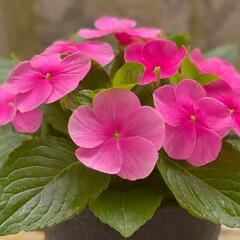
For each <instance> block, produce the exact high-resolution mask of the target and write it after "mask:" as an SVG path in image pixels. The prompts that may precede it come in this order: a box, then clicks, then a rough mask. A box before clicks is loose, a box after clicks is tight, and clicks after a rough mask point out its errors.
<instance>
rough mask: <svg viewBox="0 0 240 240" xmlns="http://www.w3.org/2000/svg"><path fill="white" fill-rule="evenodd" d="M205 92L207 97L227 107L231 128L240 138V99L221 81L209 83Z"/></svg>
mask: <svg viewBox="0 0 240 240" xmlns="http://www.w3.org/2000/svg"><path fill="white" fill-rule="evenodd" d="M205 90H206V92H207V95H208V96H209V97H213V98H216V99H217V100H219V101H221V102H222V103H224V104H225V106H227V108H228V109H229V112H230V114H231V119H232V128H233V130H234V131H235V133H236V134H238V135H239V136H240V97H238V96H236V94H235V93H234V92H233V90H232V89H231V87H230V86H229V85H228V84H227V83H226V82H224V81H222V80H218V81H214V82H211V83H209V84H208V85H206V86H205Z"/></svg>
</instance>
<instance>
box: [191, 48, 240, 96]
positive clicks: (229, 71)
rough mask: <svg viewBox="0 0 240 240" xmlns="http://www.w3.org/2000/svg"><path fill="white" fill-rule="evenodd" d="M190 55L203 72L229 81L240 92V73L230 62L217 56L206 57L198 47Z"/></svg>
mask: <svg viewBox="0 0 240 240" xmlns="http://www.w3.org/2000/svg"><path fill="white" fill-rule="evenodd" d="M189 57H190V59H191V61H192V63H193V64H195V65H196V66H197V68H198V69H199V71H200V72H201V73H210V74H214V75H217V76H218V77H219V78H220V79H221V80H224V81H225V82H226V83H228V84H229V85H230V86H231V87H232V89H233V90H234V91H235V92H236V93H237V94H238V95H239V94H240V74H239V73H238V72H237V70H236V69H235V68H234V66H233V65H232V64H231V63H230V62H228V61H227V60H224V59H221V58H216V57H215V58H209V59H205V58H204V57H203V55H202V53H201V51H200V49H198V48H196V49H193V50H192V51H191V53H190V54H189Z"/></svg>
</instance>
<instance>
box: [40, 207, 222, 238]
mask: <svg viewBox="0 0 240 240" xmlns="http://www.w3.org/2000/svg"><path fill="white" fill-rule="evenodd" d="M220 229H221V227H220V225H215V224H212V223H210V222H207V221H203V220H199V219H197V218H194V217H193V216H191V215H189V214H188V213H187V212H186V211H185V210H183V209H182V208H179V207H168V208H161V209H159V210H158V211H157V212H156V213H155V215H154V217H153V218H152V220H150V221H149V222H147V223H146V224H145V225H144V226H143V227H142V228H141V229H139V230H138V231H137V232H136V233H135V234H134V235H133V236H132V237H130V238H129V239H131V240H218V236H219V233H220ZM45 234H46V240H123V239H125V238H123V237H122V236H120V235H119V234H118V233H117V232H116V231H114V230H113V229H111V228H110V227H109V226H107V225H105V224H103V223H101V222H100V221H99V220H98V219H97V218H96V217H95V216H94V215H93V214H92V213H91V212H90V211H89V210H85V211H84V212H82V213H81V214H80V215H79V216H77V217H75V218H74V219H73V220H70V221H67V222H64V223H62V224H59V225H58V226H56V227H54V228H52V229H47V230H46V231H45Z"/></svg>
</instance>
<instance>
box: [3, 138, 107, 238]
mask: <svg viewBox="0 0 240 240" xmlns="http://www.w3.org/2000/svg"><path fill="white" fill-rule="evenodd" d="M74 150H75V148H74V146H73V145H72V144H71V143H70V142H69V141H67V140H65V139H61V138H47V139H42V140H31V141H27V142H24V143H23V145H22V146H21V147H19V148H18V149H16V150H15V151H14V152H13V153H12V154H11V156H10V158H9V159H8V160H7V162H6V163H5V166H4V169H2V170H1V176H0V186H1V191H0V235H7V234H13V233H17V232H20V231H32V230H37V229H42V228H45V227H51V226H54V225H55V224H57V223H60V222H62V221H65V220H67V219H70V218H72V217H73V216H75V215H76V214H79V213H80V212H81V211H82V210H83V209H84V208H85V207H86V205H87V204H88V202H89V201H90V200H92V199H94V198H96V197H98V196H99V195H100V193H101V192H102V191H103V190H105V189H106V188H107V187H108V184H109V176H107V175H104V174H101V173H99V172H95V171H93V170H90V169H87V168H86V167H84V166H83V165H81V164H80V162H79V161H78V160H77V159H76V157H75V155H74Z"/></svg>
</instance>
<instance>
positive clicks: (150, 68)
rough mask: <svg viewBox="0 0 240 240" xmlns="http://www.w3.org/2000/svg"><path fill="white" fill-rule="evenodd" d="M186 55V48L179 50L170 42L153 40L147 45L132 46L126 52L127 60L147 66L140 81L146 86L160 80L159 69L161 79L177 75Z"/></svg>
mask: <svg viewBox="0 0 240 240" xmlns="http://www.w3.org/2000/svg"><path fill="white" fill-rule="evenodd" d="M185 55H186V49H185V47H181V48H180V49H179V50H178V48H177V46H176V44H175V43H174V42H172V41H170V40H152V41H150V42H147V43H146V44H145V45H142V44H132V45H130V46H129V47H128V48H127V49H126V51H125V60H126V62H139V63H141V64H143V65H144V66H145V73H144V75H143V77H142V79H141V80H140V83H141V84H142V85H144V84H148V83H151V82H155V81H157V80H158V78H157V76H156V73H155V71H156V69H157V68H158V69H159V71H160V78H161V79H163V78H168V77H171V76H173V75H175V74H176V72H177V70H178V68H179V66H180V64H181V61H182V60H183V58H184V57H185Z"/></svg>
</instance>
